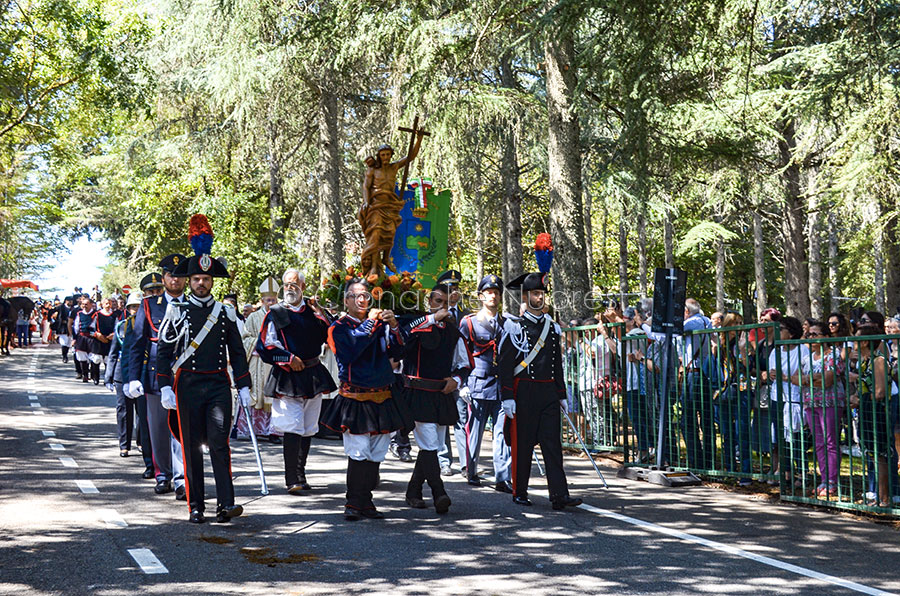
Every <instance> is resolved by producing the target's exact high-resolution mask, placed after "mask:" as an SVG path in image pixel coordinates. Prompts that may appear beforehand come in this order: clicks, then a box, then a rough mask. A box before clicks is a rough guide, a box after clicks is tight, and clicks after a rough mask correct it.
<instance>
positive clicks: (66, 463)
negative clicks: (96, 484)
mask: <svg viewBox="0 0 900 596" xmlns="http://www.w3.org/2000/svg"><path fill="white" fill-rule="evenodd" d="M59 462H60V463H61V464H62V465H63V467H64V468H77V467H78V462H77V461H75V460H74V459H73V458H71V457H61V458H59Z"/></svg>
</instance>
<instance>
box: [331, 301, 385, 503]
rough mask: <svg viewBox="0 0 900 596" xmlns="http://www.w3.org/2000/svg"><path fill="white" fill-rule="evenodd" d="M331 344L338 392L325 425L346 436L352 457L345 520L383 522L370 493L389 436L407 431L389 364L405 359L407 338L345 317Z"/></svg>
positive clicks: (336, 324)
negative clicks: (376, 519) (361, 517)
mask: <svg viewBox="0 0 900 596" xmlns="http://www.w3.org/2000/svg"><path fill="white" fill-rule="evenodd" d="M328 343H329V345H330V346H331V349H332V351H333V352H334V354H335V356H336V357H337V361H338V376H339V378H340V388H339V392H338V396H337V397H335V398H334V400H333V402H332V404H331V407H330V408H329V410H328V413H327V414H326V416H325V417H324V420H323V421H322V422H323V424H324V425H325V426H327V427H328V428H330V429H332V430H335V431H337V432H340V433H342V434H343V441H344V453H346V454H347V458H348V460H347V507H346V509H345V512H344V513H345V516H346V517H347V519H357V515H356V512H358V513H361V514H362V515H365V516H368V517H381V514H380V513H378V512H377V510H376V509H375V504H374V503H373V502H372V490H373V489H374V488H375V485H376V484H377V482H378V468H379V466H380V464H381V462H382V461H384V456H385V454H386V453H387V450H388V447H389V446H390V433H391V432H393V431H395V430H397V429H399V428H402V427H403V417H402V415H401V413H400V408H399V406H398V404H397V400H395V399H394V394H393V392H392V389H393V382H394V371H393V368H392V367H391V363H390V360H389V359H390V358H394V359H396V360H399V359H400V358H402V357H403V339H402V337H401V335H400V330H399V328H398V329H391V328H390V327H389V326H387V325H385V324H384V323H383V322H381V321H376V320H372V319H366V320H365V321H360V320H359V319H357V318H355V317H352V316H350V315H344V316H343V317H341V318H340V319H338V320H337V321H335V322H334V323H332V324H331V327H329V328H328Z"/></svg>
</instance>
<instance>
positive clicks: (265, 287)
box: [259, 276, 281, 296]
mask: <svg viewBox="0 0 900 596" xmlns="http://www.w3.org/2000/svg"><path fill="white" fill-rule="evenodd" d="M280 289H281V286H280V285H278V282H277V281H275V278H274V277H272V276H269V277H267V278H266V280H265V281H264V282H262V285H261V286H259V295H260V296H266V295H270V296H278V290H280Z"/></svg>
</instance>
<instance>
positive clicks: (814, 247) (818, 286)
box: [808, 194, 825, 320]
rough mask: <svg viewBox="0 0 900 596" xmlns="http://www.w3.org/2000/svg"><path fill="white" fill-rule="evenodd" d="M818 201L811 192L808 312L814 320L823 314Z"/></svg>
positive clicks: (819, 318)
mask: <svg viewBox="0 0 900 596" xmlns="http://www.w3.org/2000/svg"><path fill="white" fill-rule="evenodd" d="M819 217H820V216H819V211H818V201H817V199H816V196H815V195H814V194H813V195H811V196H810V198H809V215H808V220H809V230H808V234H809V312H810V316H811V317H812V318H814V319H816V320H821V319H822V317H823V316H825V304H824V300H823V298H824V296H823V294H822V246H821V244H822V243H821V240H820V235H821V229H820V228H821V226H820V225H819Z"/></svg>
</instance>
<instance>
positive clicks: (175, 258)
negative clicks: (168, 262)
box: [172, 257, 178, 265]
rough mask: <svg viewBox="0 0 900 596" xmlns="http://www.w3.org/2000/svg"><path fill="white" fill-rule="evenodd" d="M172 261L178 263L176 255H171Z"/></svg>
mask: <svg viewBox="0 0 900 596" xmlns="http://www.w3.org/2000/svg"><path fill="white" fill-rule="evenodd" d="M172 262H173V263H175V264H176V265H177V264H178V257H172Z"/></svg>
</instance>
